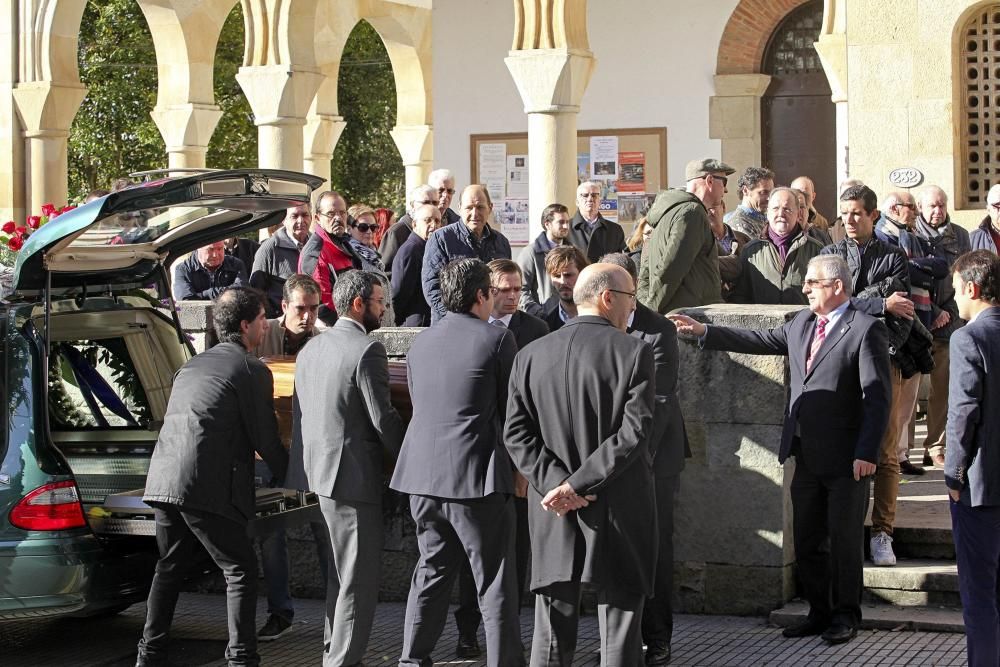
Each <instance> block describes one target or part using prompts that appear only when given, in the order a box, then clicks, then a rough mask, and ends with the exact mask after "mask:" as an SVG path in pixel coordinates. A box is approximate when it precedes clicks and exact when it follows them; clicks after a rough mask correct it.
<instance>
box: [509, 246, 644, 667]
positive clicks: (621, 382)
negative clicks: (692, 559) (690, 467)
mask: <svg viewBox="0 0 1000 667" xmlns="http://www.w3.org/2000/svg"><path fill="white" fill-rule="evenodd" d="M576 297H577V298H576V301H577V306H578V308H579V309H580V314H579V316H578V317H577V318H576V319H574V320H572V321H570V322H567V323H566V324H565V325H564V326H563V327H562V328H561V329H560V330H559V331H556V332H553V333H551V334H549V335H548V336H545V337H544V338H542V339H540V340H538V341H535V342H534V343H532V344H531V345H529V346H528V347H527V348H525V349H524V350H523V351H521V352H519V353H518V355H517V357H516V358H515V359H514V370H513V371H512V373H511V382H510V397H509V399H508V402H507V424H506V430H505V432H504V441H505V442H506V444H507V451H509V452H510V454H511V457H512V458H513V459H514V463H515V465H516V466H517V469H518V470H519V471H520V472H521V474H522V475H524V477H525V478H527V480H528V484H529V487H528V508H529V509H528V512H529V514H528V521H529V527H530V531H531V590H532V591H533V592H535V593H536V594H537V598H536V600H535V630H534V638H533V639H532V645H531V664H532V665H565V666H568V665H570V664H572V662H573V654H574V652H575V649H576V634H577V624H578V620H579V604H580V595H581V591H582V587H583V585H584V584H590V585H591V586H592V587H594V588H596V590H597V602H598V605H599V614H601V616H602V623H601V626H602V627H601V636H602V642H601V664H603V665H622V666H625V665H628V666H630V667H631V666H634V665H640V664H642V638H641V636H640V627H639V626H640V618H641V617H642V610H643V603H644V600H645V598H646V597H647V596H649V595H652V593H653V579H654V576H653V573H654V569H655V567H656V549H657V525H656V512H655V511H651V508H653V507H655V503H656V498H655V492H654V485H653V473H652V463H653V462H652V453H651V452H650V449H649V440H650V437H651V436H652V433H653V423H654V420H653V405H654V401H655V391H656V390H655V380H654V365H653V350H652V348H651V347H650V346H649V345H647V344H646V343H644V342H642V341H641V340H639V339H637V338H635V337H632V336H629V335H627V334H626V333H625V328H626V325H627V323H628V317H629V314H630V313H631V312H632V309H633V306H634V303H635V288H634V286H633V284H632V279H631V277H630V276H629V275H628V272H627V271H625V270H624V269H622V268H621V267H618V266H613V265H609V264H595V265H591V266H588V267H587V268H586V269H584V270H583V272H582V273H581V274H580V280H579V281H578V282H577V286H576Z"/></svg>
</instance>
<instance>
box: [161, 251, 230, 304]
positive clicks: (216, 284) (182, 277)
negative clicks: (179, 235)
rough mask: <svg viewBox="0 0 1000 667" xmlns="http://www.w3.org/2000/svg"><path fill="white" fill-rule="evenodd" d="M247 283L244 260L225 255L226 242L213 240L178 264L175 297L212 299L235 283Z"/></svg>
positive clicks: (175, 272) (183, 299)
mask: <svg viewBox="0 0 1000 667" xmlns="http://www.w3.org/2000/svg"><path fill="white" fill-rule="evenodd" d="M246 282H247V269H246V265H244V264H243V262H242V261H240V260H239V259H237V258H236V257H233V256H232V255H227V254H226V245H225V242H224V241H219V242H218V243H212V244H209V245H207V246H204V247H202V248H198V250H197V252H193V253H191V256H190V257H188V258H187V259H186V260H184V261H183V262H181V263H180V264H178V265H177V268H176V269H174V299H175V300H176V301H186V300H202V301H211V300H212V299H214V298H215V297H217V296H219V295H220V294H222V292H223V290H225V289H226V288H227V287H232V286H233V285H242V284H244V283H246Z"/></svg>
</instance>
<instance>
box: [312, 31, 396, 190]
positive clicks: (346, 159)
mask: <svg viewBox="0 0 1000 667" xmlns="http://www.w3.org/2000/svg"><path fill="white" fill-rule="evenodd" d="M337 101H338V106H339V109H340V115H341V116H343V117H344V120H345V121H346V122H347V126H346V127H345V128H344V133H343V134H342V135H340V141H338V142H337V148H336V150H335V152H334V154H333V163H332V164H331V174H330V181H331V183H332V185H333V188H334V189H335V190H337V191H339V192H340V193H341V194H343V195H344V197H345V198H346V199H347V201H348V203H351V204H354V203H359V202H363V203H366V204H368V205H370V206H385V207H386V208H394V207H395V206H396V205H397V204H399V203H400V202H402V201H403V200H404V198H405V194H404V192H403V188H404V170H403V162H402V159H401V158H400V157H399V151H398V150H397V149H396V144H395V142H394V141H393V140H392V137H391V136H390V135H389V130H391V129H392V127H393V126H394V125H395V124H396V84H395V81H394V80H393V76H392V64H391V63H390V62H389V54H388V53H387V52H386V50H385V45H383V44H382V40H381V38H380V37H379V36H378V33H377V32H375V29H374V28H372V26H371V25H370V24H369V23H367V22H366V21H361V22H360V23H358V25H357V26H356V27H355V28H354V30H353V31H352V32H351V35H350V37H348V39H347V44H346V45H345V46H344V56H343V58H342V59H341V64H340V77H339V79H338V81H337Z"/></svg>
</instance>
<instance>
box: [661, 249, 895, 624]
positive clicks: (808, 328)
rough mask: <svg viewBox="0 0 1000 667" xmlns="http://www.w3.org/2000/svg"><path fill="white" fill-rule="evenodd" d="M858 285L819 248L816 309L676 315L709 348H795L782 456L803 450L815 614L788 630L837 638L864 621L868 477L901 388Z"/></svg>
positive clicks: (798, 494)
mask: <svg viewBox="0 0 1000 667" xmlns="http://www.w3.org/2000/svg"><path fill="white" fill-rule="evenodd" d="M850 285H851V271H850V269H849V268H848V266H847V261H846V260H844V259H843V258H842V257H840V256H839V255H819V256H817V257H814V258H812V260H810V262H809V265H808V269H807V271H806V277H805V280H804V281H803V287H802V290H803V291H804V292H805V293H806V296H807V297H808V298H809V310H802V311H800V312H799V313H798V314H797V315H796V316H795V318H794V319H793V320H791V321H790V322H788V323H786V324H784V325H783V326H781V327H777V328H774V329H770V330H765V331H749V330H745V329H729V328H726V327H717V326H709V327H706V326H705V325H704V324H701V323H699V322H696V321H695V320H693V319H691V318H690V317H687V316H685V315H672V316H671V319H672V320H673V321H674V323H675V324H676V325H677V331H678V332H679V333H683V334H693V335H695V336H698V337H700V339H701V343H702V345H703V346H704V347H705V348H706V349H711V350H730V351H732V352H742V353H745V354H780V355H787V357H788V366H789V372H790V380H789V386H790V388H791V395H790V397H789V401H788V406H787V408H786V411H785V423H784V428H783V430H782V435H781V448H780V450H779V453H778V461H779V462H781V463H784V461H785V460H786V459H787V458H788V457H789V456H794V457H795V463H796V465H795V474H794V476H793V477H792V485H791V496H792V514H793V525H794V531H795V536H794V541H795V557H796V561H797V564H798V576H799V581H800V583H801V585H802V589H803V591H804V595H805V598H806V600H808V602H809V616H808V617H807V618H806V619H805V620H804V621H802V622H801V623H799V624H797V625H793V626H791V627H788V628H785V630H784V633H783V634H784V635H785V636H786V637H806V636H811V635H819V634H822V635H823V639H824V640H826V641H827V642H829V643H831V644H839V643H843V642H847V641H850V640H851V639H852V638H854V636H855V635H857V629H858V625H859V624H860V622H861V588H862V584H861V573H862V562H863V561H862V559H863V555H864V544H863V542H864V530H865V527H864V524H865V511H866V509H867V503H868V490H869V486H870V484H869V479H868V478H869V476H871V475H873V474H874V473H875V463H876V462H877V461H878V456H879V444H880V442H881V440H882V437H883V435H884V433H885V430H886V426H887V425H888V422H889V405H890V398H891V391H892V390H891V385H890V379H889V345H888V340H887V336H888V333H887V330H886V327H885V324H883V323H882V321H881V320H878V319H876V318H874V317H872V316H870V315H866V314H865V313H862V312H861V311H859V310H855V308H854V306H853V305H852V303H851V300H850V295H851V287H850ZM827 545H829V548H828V546H827ZM831 602H832V604H831Z"/></svg>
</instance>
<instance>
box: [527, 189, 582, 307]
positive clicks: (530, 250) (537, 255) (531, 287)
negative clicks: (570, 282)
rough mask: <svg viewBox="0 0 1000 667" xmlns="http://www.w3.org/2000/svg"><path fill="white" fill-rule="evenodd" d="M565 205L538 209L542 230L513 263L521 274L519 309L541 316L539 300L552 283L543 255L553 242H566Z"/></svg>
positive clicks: (547, 294)
mask: <svg viewBox="0 0 1000 667" xmlns="http://www.w3.org/2000/svg"><path fill="white" fill-rule="evenodd" d="M570 224H571V223H570V217H569V209H567V208H566V207H565V206H563V205H562V204H549V205H548V206H546V207H545V209H544V210H542V229H543V231H542V233H541V234H539V235H538V238H536V239H535V241H534V242H533V243H532V244H531V245H528V246H525V247H524V248H523V249H522V250H521V254H520V255H518V257H517V263H518V265H519V266H520V267H521V273H522V275H523V276H524V291H523V292H521V310H523V311H524V312H526V313H531V314H532V315H538V316H539V317H541V312H542V304H544V303H545V302H546V301H548V300H549V297H551V296H552V283H551V282H550V281H549V274H548V273H547V272H546V271H545V256H546V255H547V254H548V253H549V251H550V250H552V249H553V248H555V247H556V246H561V245H567V244H569V232H570Z"/></svg>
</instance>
